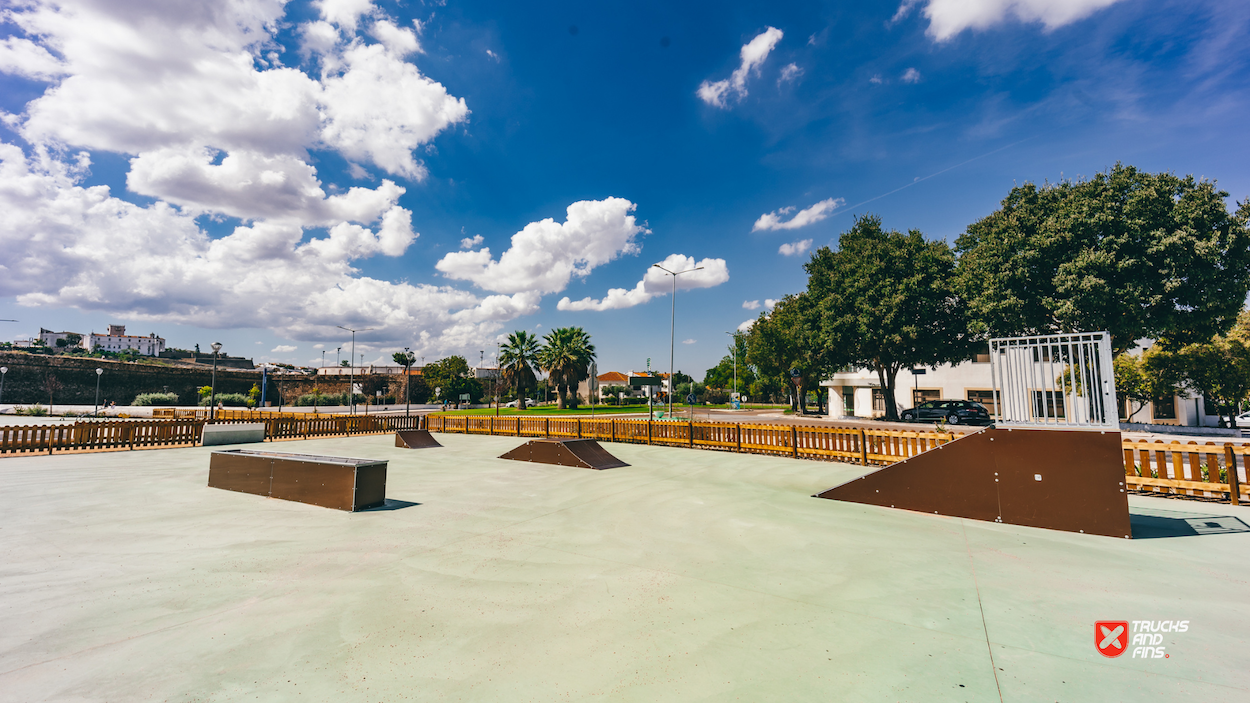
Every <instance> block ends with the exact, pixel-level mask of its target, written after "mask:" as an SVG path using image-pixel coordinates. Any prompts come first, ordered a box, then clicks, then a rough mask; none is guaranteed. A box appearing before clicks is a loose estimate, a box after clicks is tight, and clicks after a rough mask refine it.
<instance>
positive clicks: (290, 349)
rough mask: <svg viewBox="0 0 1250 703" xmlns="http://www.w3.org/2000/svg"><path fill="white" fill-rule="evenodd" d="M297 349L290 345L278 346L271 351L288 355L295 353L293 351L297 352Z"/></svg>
mask: <svg viewBox="0 0 1250 703" xmlns="http://www.w3.org/2000/svg"><path fill="white" fill-rule="evenodd" d="M296 348H297V347H293V346H291V345H290V344H279V345H278V346H276V347H274V348H273V349H270V350H269V351H271V352H280V353H283V354H285V353H287V352H293V351H295V350H296Z"/></svg>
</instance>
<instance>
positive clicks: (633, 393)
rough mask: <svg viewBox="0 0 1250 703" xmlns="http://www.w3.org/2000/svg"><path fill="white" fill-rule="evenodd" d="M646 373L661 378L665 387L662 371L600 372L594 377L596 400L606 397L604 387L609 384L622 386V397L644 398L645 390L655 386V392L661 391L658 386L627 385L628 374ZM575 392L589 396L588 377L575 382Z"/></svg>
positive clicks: (639, 374)
mask: <svg viewBox="0 0 1250 703" xmlns="http://www.w3.org/2000/svg"><path fill="white" fill-rule="evenodd" d="M648 375H650V376H656V377H658V378H661V379H663V380H662V383H664V384H665V388H667V383H668V374H662V373H656V372H652V373H650V374H648V373H647V372H646V371H630V372H629V373H627V374H625V373H621V372H620V371H609V372H607V373H601V374H599V375H598V376H596V377H595V380H596V381H597V382H598V384H597V385H598V400H600V401H601V400H603V399H604V398H607V397H608V395H607V392H606V390H605V389H607V388H609V387H611V386H621V387H623V388H624V389H625V390H624V391H623V397H624V398H646V397H647V391H648V389H650V388H655V390H656V391H657V392H662V390H663V389H661V388H660V387H656V386H642V387H640V388H637V389H635V388H633V387H632V386H630V385H629V378H630V376H648ZM577 394H578V395H579V396H581V397H583V398H589V397H590V381H589V379H587V380H584V381H582V382H581V383H579V384H577Z"/></svg>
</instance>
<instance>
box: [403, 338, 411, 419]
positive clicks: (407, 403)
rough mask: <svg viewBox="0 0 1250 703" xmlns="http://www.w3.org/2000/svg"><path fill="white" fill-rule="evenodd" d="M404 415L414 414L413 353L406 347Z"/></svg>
mask: <svg viewBox="0 0 1250 703" xmlns="http://www.w3.org/2000/svg"><path fill="white" fill-rule="evenodd" d="M404 367H405V370H406V371H407V373H405V374H404V415H405V416H407V415H411V414H412V352H410V351H408V347H404Z"/></svg>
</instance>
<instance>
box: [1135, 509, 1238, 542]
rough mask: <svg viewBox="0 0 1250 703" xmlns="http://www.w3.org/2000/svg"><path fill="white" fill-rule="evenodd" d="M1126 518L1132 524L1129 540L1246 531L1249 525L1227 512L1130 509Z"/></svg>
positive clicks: (1229, 533)
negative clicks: (1211, 513)
mask: <svg viewBox="0 0 1250 703" xmlns="http://www.w3.org/2000/svg"><path fill="white" fill-rule="evenodd" d="M1129 519H1130V520H1131V521H1132V524H1133V539H1159V538H1162V537H1198V536H1201V535H1231V534H1237V533H1243V532H1245V533H1250V525H1247V524H1246V523H1245V522H1244V521H1242V520H1241V518H1238V517H1233V516H1231V515H1201V514H1195V513H1189V512H1180V511H1175V510H1151V509H1145V508H1133V512H1132V514H1131V515H1130V516H1129Z"/></svg>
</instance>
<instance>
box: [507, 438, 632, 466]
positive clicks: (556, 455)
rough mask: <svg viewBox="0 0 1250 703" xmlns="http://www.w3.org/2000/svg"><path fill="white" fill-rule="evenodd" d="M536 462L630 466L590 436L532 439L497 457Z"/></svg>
mask: <svg viewBox="0 0 1250 703" xmlns="http://www.w3.org/2000/svg"><path fill="white" fill-rule="evenodd" d="M499 458H500V459H516V460H517V461H532V462H534V463H536V464H555V465H557V466H576V467H578V468H582V469H618V468H620V467H622V466H629V464H626V463H625V462H623V461H621V460H620V459H617V458H616V457H614V456H612V455H611V454H609V453H608V451H607V450H606V449H604V448H603V447H602V446H600V445H599V443H598V442H596V441H595V440H593V439H534V440H530V441H528V442H526V443H525V444H522V445H521V446H519V447H517V448H516V449H513V450H512V451H510V452H508V453H507V454H504V455H503V456H501V457H499Z"/></svg>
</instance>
